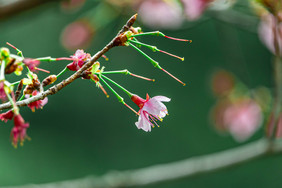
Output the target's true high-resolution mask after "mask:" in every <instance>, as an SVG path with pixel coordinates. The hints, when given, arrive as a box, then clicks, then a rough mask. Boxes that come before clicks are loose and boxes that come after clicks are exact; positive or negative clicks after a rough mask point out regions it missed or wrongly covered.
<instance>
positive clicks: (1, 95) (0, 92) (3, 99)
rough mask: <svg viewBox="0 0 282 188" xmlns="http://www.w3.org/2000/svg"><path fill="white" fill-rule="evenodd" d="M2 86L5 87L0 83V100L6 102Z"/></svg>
mask: <svg viewBox="0 0 282 188" xmlns="http://www.w3.org/2000/svg"><path fill="white" fill-rule="evenodd" d="M4 86H5V84H4V82H3V81H0V99H1V100H2V101H5V100H7V95H6V92H5V90H4Z"/></svg>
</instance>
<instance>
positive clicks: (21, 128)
mask: <svg viewBox="0 0 282 188" xmlns="http://www.w3.org/2000/svg"><path fill="white" fill-rule="evenodd" d="M7 45H9V46H10V47H12V48H13V49H15V50H16V51H17V54H11V53H10V50H9V49H8V48H5V47H3V48H1V49H0V65H1V69H0V99H1V100H2V101H3V102H6V101H7V100H8V101H9V102H10V103H11V104H12V109H10V110H8V111H7V112H4V113H1V114H0V120H2V121H4V122H7V121H8V120H12V119H13V120H14V128H13V129H12V131H11V137H12V144H13V145H14V146H15V147H17V144H18V142H20V143H21V145H22V144H23V142H24V140H25V139H26V138H28V136H27V134H26V130H27V128H28V127H29V123H25V121H24V119H23V118H22V116H21V114H20V111H19V107H18V106H17V104H16V102H17V101H21V100H23V99H25V98H30V97H32V96H36V95H38V94H39V93H41V92H43V87H45V86H47V85H50V84H52V83H54V82H55V81H56V79H57V76H56V75H50V76H48V77H46V78H45V79H44V80H43V82H42V83H41V82H40V80H39V79H38V75H37V74H36V72H38V71H43V72H46V73H49V71H46V70H44V69H40V68H38V66H39V65H40V60H43V61H44V60H45V61H46V60H48V61H57V60H72V58H61V59H60V58H57V59H54V58H50V57H47V58H38V59H32V58H25V57H24V56H23V53H22V51H20V50H19V49H18V48H16V47H15V46H13V45H11V44H10V43H7ZM24 68H26V72H27V74H26V77H24V78H21V79H20V80H19V81H17V82H14V83H10V82H9V81H8V80H7V79H6V77H5V75H6V74H11V73H14V74H15V75H17V76H21V75H22V72H23V71H24ZM16 85H17V88H16V91H14V88H15V86H16ZM21 94H22V96H21V97H20V98H19V96H20V95H21ZM47 101H48V99H47V98H44V99H42V100H41V99H39V100H37V101H34V102H30V103H28V105H27V106H28V107H29V108H30V109H31V110H32V111H33V112H34V111H35V109H38V108H42V107H43V106H44V105H45V104H46V103H47Z"/></svg>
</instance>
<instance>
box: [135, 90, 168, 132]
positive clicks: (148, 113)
mask: <svg viewBox="0 0 282 188" xmlns="http://www.w3.org/2000/svg"><path fill="white" fill-rule="evenodd" d="M131 100H132V101H133V102H134V103H135V104H137V106H139V108H140V110H139V114H140V115H139V118H138V122H136V123H135V125H136V126H137V128H138V129H143V130H144V131H146V132H148V131H149V132H150V131H151V127H154V126H155V125H157V126H158V124H157V122H156V121H157V120H160V121H162V118H164V117H165V116H166V115H167V108H166V106H165V105H164V104H163V103H162V102H169V101H170V99H169V98H167V97H165V96H155V97H153V98H149V95H147V98H146V100H145V99H142V98H141V97H139V96H137V95H133V96H132V97H131Z"/></svg>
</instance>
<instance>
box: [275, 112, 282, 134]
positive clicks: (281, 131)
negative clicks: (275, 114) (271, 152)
mask: <svg viewBox="0 0 282 188" xmlns="http://www.w3.org/2000/svg"><path fill="white" fill-rule="evenodd" d="M275 136H276V138H281V137H282V113H280V116H279V119H278V122H277V129H276V135H275Z"/></svg>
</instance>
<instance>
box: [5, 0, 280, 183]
mask: <svg viewBox="0 0 282 188" xmlns="http://www.w3.org/2000/svg"><path fill="white" fill-rule="evenodd" d="M94 5H95V3H93V4H91V3H87V4H86V6H84V8H83V9H82V10H80V11H79V12H77V13H75V14H65V13H63V12H61V11H60V7H59V5H58V3H50V4H46V5H44V6H41V7H39V8H36V9H34V10H30V11H27V12H25V13H21V14H18V15H17V16H13V17H12V18H9V19H6V20H1V21H0V44H1V46H5V42H7V41H8V42H10V43H12V44H14V45H15V46H17V47H18V48H20V49H21V50H23V52H24V55H25V56H26V57H43V56H52V57H61V56H69V55H70V54H72V53H73V52H68V51H66V50H65V49H64V48H63V47H62V46H61V44H60V32H61V31H62V29H63V28H64V27H65V26H66V25H67V24H69V23H70V22H72V21H73V20H74V19H76V18H77V17H78V16H79V15H80V14H81V13H82V12H83V11H85V10H89V9H90V8H91V6H94ZM127 19H128V16H120V18H119V19H118V20H115V22H114V23H112V24H111V25H109V26H107V28H106V29H104V30H102V31H99V32H97V33H96V35H95V36H96V37H95V39H94V41H93V43H92V45H91V47H90V48H89V49H87V51H88V52H90V53H91V54H94V53H95V51H97V50H100V49H101V48H102V47H103V46H104V45H105V44H106V43H107V42H108V41H110V40H111V38H112V37H113V36H114V35H115V34H116V32H117V31H118V30H119V29H120V27H121V26H122V25H123V24H124V23H125V22H126V20H127ZM136 25H141V23H140V22H137V23H136ZM141 26H142V25H141ZM143 30H144V31H148V30H149V28H146V27H143ZM163 32H165V33H166V34H167V35H170V36H175V37H179V38H188V39H192V40H193V43H192V44H191V45H187V44H186V43H181V42H176V41H171V40H166V39H163V38H156V37H147V38H144V37H143V38H144V41H147V42H150V43H151V44H155V45H157V46H158V47H159V48H160V49H164V50H166V51H169V52H172V53H175V54H177V55H180V56H184V57H185V61H184V62H181V61H178V60H176V59H174V58H171V57H168V56H166V55H163V54H156V53H155V54H153V53H151V52H149V51H147V52H148V53H149V54H151V55H152V57H153V58H155V59H157V60H158V61H159V62H160V64H161V65H162V66H163V67H164V68H166V69H167V70H169V71H170V72H171V73H173V74H174V75H176V76H177V77H179V78H180V79H181V80H183V81H185V82H187V86H185V87H183V86H182V85H181V84H178V83H177V82H176V81H174V80H173V79H171V78H170V77H168V76H167V75H165V74H164V73H163V72H161V71H159V70H157V69H154V68H153V67H152V65H151V64H150V63H149V62H148V61H147V60H146V59H145V58H144V57H142V56H141V55H140V54H138V53H137V52H136V51H134V50H133V49H130V48H125V47H121V48H115V49H112V50H111V51H109V52H108V53H107V56H108V57H109V58H110V61H108V62H105V61H104V60H101V64H102V65H103V66H105V67H106V70H120V69H128V70H130V71H131V72H133V73H136V74H139V75H143V76H146V77H151V78H155V79H156V80H157V81H156V82H154V83H151V82H146V81H144V80H139V79H137V78H130V77H126V76H124V75H113V76H111V78H113V79H114V80H116V81H117V82H118V83H120V84H121V85H123V86H124V87H125V88H127V89H128V90H130V91H132V92H134V93H137V94H139V95H140V96H143V97H145V95H146V93H149V94H150V96H156V95H164V96H168V97H170V98H171V99H172V100H171V102H169V103H167V107H168V110H169V114H170V115H169V116H168V117H166V118H165V119H164V122H162V123H161V127H160V128H155V129H153V130H152V132H151V133H146V132H143V131H142V130H138V129H137V128H136V126H135V124H134V123H135V122H136V121H137V117H136V116H135V115H134V114H133V113H132V112H131V111H129V110H128V109H127V108H125V107H124V106H123V105H121V104H119V103H118V101H117V100H116V98H115V97H114V95H112V94H111V96H110V98H109V99H107V98H106V97H105V96H104V94H103V93H102V92H101V91H100V90H99V89H97V88H96V87H95V85H94V84H93V83H91V82H89V81H88V80H81V79H79V80H76V81H75V82H73V83H72V84H71V85H69V86H67V87H66V88H64V89H63V90H62V91H60V92H59V93H58V94H56V95H54V96H50V97H48V99H49V102H48V104H47V105H46V106H45V107H44V109H43V110H37V111H36V112H35V113H32V112H31V111H30V109H28V108H22V109H21V114H22V115H23V117H24V119H25V120H26V121H28V122H30V128H29V129H28V135H29V136H30V137H31V138H32V140H31V141H27V142H25V144H24V147H19V148H18V149H14V148H13V147H12V146H11V143H10V130H11V128H12V126H13V124H12V122H8V123H7V124H5V123H1V126H0V148H1V149H0V186H6V185H22V184H28V183H36V184H38V183H47V182H53V181H61V180H68V179H74V178H80V177H84V176H87V175H90V174H95V175H102V174H104V173H106V172H108V171H110V170H127V169H136V168H142V167H147V166H150V165H154V164H162V163H167V162H173V161H177V160H181V159H185V158H188V157H192V156H198V155H203V154H209V153H213V152H217V151H222V150H225V149H228V148H232V147H236V146H238V145H240V144H238V143H236V142H235V141H234V140H233V139H232V138H231V137H229V136H226V137H224V136H220V135H218V134H217V133H216V131H214V129H213V128H212V126H211V125H210V123H209V112H210V109H211V107H212V106H213V104H214V103H215V99H214V97H213V96H212V94H211V92H210V88H209V80H210V76H211V73H212V72H213V71H215V70H217V69H218V68H224V69H227V70H230V71H232V72H234V74H236V75H237V76H238V77H239V78H240V79H241V80H242V81H243V82H244V83H246V84H247V85H248V86H249V87H251V88H253V87H257V86H259V85H264V86H267V87H272V86H273V84H272V79H271V69H272V68H271V54H270V53H269V52H268V51H267V49H266V48H265V47H264V46H263V45H262V44H261V42H260V41H259V39H258V37H257V34H255V33H249V32H247V31H244V30H240V29H238V28H236V27H234V26H230V25H226V24H224V23H221V22H218V21H216V20H212V19H211V20H208V21H206V22H204V23H202V24H199V25H196V26H195V27H192V28H190V27H189V28H186V29H185V26H184V28H182V29H181V30H175V31H166V30H163ZM65 65H66V62H53V63H42V67H43V68H46V69H48V70H50V71H51V73H54V74H56V73H58V72H59V71H60V70H61V69H62V68H63V67H64V66H65ZM45 76H46V74H45V73H40V75H39V77H40V78H41V79H42V78H44V77H45ZM66 76H67V75H66ZM11 79H14V78H11ZM117 90H118V89H117ZM119 93H120V94H123V93H122V92H121V91H120V92H119ZM123 96H124V98H125V99H126V101H127V102H128V103H129V104H130V105H131V106H134V104H133V103H132V102H131V101H130V100H129V99H128V98H126V96H125V95H123ZM135 109H136V108H135ZM262 135H263V130H260V131H259V132H257V133H256V134H255V135H254V136H253V137H252V139H251V140H256V139H258V138H259V137H261V136H262ZM251 140H250V141H251ZM281 162H282V157H281V156H279V155H276V156H271V157H265V158H263V159H258V160H255V161H252V162H249V163H248V164H244V165H241V166H237V167H233V168H230V169H226V170H221V171H219V172H213V173H209V174H206V175H201V176H196V177H192V178H187V179H182V180H179V181H173V182H169V183H164V184H160V185H153V186H148V187H162V188H170V187H173V188H183V187H216V188H221V187H222V188H226V187H239V186H240V187H279V185H281V184H282V178H281V171H282V165H281ZM171 173H173V172H171Z"/></svg>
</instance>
